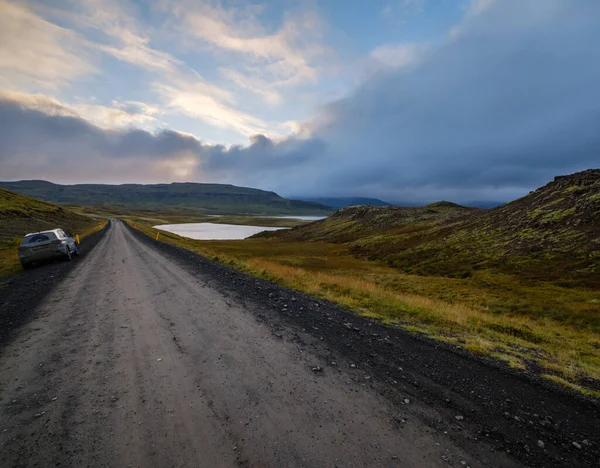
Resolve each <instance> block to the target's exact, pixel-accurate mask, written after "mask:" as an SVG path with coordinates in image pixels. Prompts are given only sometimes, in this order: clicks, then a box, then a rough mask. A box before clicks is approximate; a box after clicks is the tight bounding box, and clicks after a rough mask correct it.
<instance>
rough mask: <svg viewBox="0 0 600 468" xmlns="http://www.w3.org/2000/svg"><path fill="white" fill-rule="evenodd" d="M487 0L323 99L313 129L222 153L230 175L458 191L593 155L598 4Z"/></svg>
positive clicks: (301, 186)
mask: <svg viewBox="0 0 600 468" xmlns="http://www.w3.org/2000/svg"><path fill="white" fill-rule="evenodd" d="M485 6H486V7H485V8H478V9H477V11H476V14H471V13H468V14H467V15H466V17H465V20H464V22H463V23H462V24H461V25H460V27H461V34H460V35H458V36H455V37H449V38H448V39H447V41H446V42H445V43H443V44H440V45H438V46H435V47H434V46H432V47H431V48H430V49H428V51H427V53H426V54H425V55H424V56H423V58H422V59H420V60H419V61H418V62H417V63H415V64H413V65H412V66H410V67H400V68H390V69H387V70H383V71H381V72H379V73H377V74H375V75H373V76H372V77H371V78H370V79H368V80H366V81H365V82H364V83H363V84H362V85H361V86H360V87H359V88H358V89H356V90H355V91H354V92H353V93H352V94H351V95H349V96H348V97H346V98H345V99H342V100H339V101H337V102H334V103H332V104H330V105H329V106H327V107H326V108H325V109H323V112H322V113H321V115H320V116H318V118H317V119H316V120H315V122H314V123H313V124H312V125H311V135H310V138H309V139H306V138H304V139H290V140H288V141H286V142H280V143H279V144H278V145H276V146H271V145H269V144H268V143H264V144H263V145H262V147H261V151H260V152H256V148H255V147H250V148H249V149H248V150H247V151H246V152H244V151H240V152H239V155H238V157H237V159H236V158H235V157H233V156H234V155H233V153H230V154H229V155H228V159H227V164H228V177H229V178H230V180H231V179H233V180H236V181H239V182H243V183H249V184H253V183H260V184H262V186H264V187H267V188H270V189H274V190H280V191H284V192H285V193H288V194H289V193H292V194H315V193H317V194H334V195H335V194H338V195H341V194H356V195H358V194H364V195H376V196H382V197H387V198H390V199H392V200H434V199H438V198H452V199H455V200H457V201H463V202H465V201H470V200H474V199H482V198H483V199H507V198H511V197H514V196H518V195H522V194H524V193H526V192H527V191H528V190H530V189H532V188H535V187H537V186H539V185H541V184H543V183H545V182H547V181H548V180H550V179H552V177H554V176H555V175H558V174H564V173H571V172H575V171H578V170H583V169H587V168H589V167H594V166H596V167H597V166H598V154H600V134H599V133H598V131H597V128H598V125H599V124H600V110H599V109H598V107H597V103H598V102H600V88H599V87H598V85H597V83H598V82H599V81H600V62H599V61H598V60H597V57H598V53H597V50H596V46H595V45H596V44H597V43H598V42H599V41H600V30H598V28H597V27H596V25H597V20H598V18H600V4H599V3H597V2H595V1H592V0H588V1H585V2H578V4H577V5H574V4H573V3H572V2H569V1H567V0H529V1H526V2H524V1H517V0H503V1H502V2H488V3H487V4H486V5H485ZM303 156H305V158H303ZM250 157H252V161H253V163H254V164H256V166H257V167H258V168H260V169H257V170H255V171H253V170H252V168H251V167H250V166H249V165H248V163H247V161H248V159H247V158H250ZM260 161H277V168H276V169H275V170H270V169H269V168H268V167H264V166H263V165H262V164H261V163H260ZM238 167H239V170H238Z"/></svg>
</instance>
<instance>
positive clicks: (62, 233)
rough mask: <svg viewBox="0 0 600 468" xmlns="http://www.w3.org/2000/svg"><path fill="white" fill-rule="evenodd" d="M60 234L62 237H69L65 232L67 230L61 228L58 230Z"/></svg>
mask: <svg viewBox="0 0 600 468" xmlns="http://www.w3.org/2000/svg"><path fill="white" fill-rule="evenodd" d="M58 235H59V236H60V237H68V236H67V235H66V234H65V231H63V230H62V229H60V230H59V231H58Z"/></svg>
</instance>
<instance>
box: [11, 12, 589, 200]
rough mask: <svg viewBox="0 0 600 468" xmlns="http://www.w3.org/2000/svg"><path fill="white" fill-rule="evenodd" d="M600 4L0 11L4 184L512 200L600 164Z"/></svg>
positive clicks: (415, 198)
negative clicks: (220, 186)
mask: <svg viewBox="0 0 600 468" xmlns="http://www.w3.org/2000/svg"><path fill="white" fill-rule="evenodd" d="M598 24H600V2H599V1H597V0H576V1H573V0H370V1H366V0H345V1H342V0H330V1H327V2H317V1H316V0H314V1H313V0H306V1H304V0H300V1H298V0H294V1H292V0H278V1H275V0H272V1H263V2H254V1H248V0H232V1H225V0H222V1H220V0H154V1H150V0H52V1H35V0H29V1H6V0H0V180H20V179H44V180H50V181H53V182H57V183H92V182H93V183H134V182H135V183H157V182H177V181H196V182H219V183H232V184H236V185H244V186H251V187H257V188H262V189H267V190H274V191H276V192H278V193H280V194H282V195H284V196H302V197H308V196H368V197H378V198H383V199H385V200H389V201H395V202H407V203H415V202H431V201H435V200H441V199H446V200H452V201H456V202H459V203H460V202H462V203H469V202H473V201H488V200H489V201H508V200H510V199H513V198H516V197H518V196H522V195H524V194H526V193H527V192H528V191H530V190H533V189H535V188H537V187H538V186H540V185H543V184H545V183H547V182H548V181H550V180H552V178H553V177H554V176H556V175H564V174H568V173H572V172H576V171H580V170H585V169H588V168H594V167H595V168H597V167H599V166H600V164H599V163H600V132H598V128H600V86H598V83H600V48H598V47H597V45H598V44H600V28H598V27H597V25H598Z"/></svg>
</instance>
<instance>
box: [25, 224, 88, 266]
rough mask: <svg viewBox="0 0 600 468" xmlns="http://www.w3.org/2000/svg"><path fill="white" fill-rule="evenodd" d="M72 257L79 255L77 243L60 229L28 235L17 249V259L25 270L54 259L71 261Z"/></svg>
mask: <svg viewBox="0 0 600 468" xmlns="http://www.w3.org/2000/svg"><path fill="white" fill-rule="evenodd" d="M73 255H79V248H78V246H77V242H75V239H73V237H71V236H70V235H67V234H66V233H65V231H63V230H62V229H52V230H50V231H42V232H32V233H29V234H27V235H26V236H25V237H24V238H23V241H22V242H21V246H20V247H19V259H20V260H21V265H23V268H25V269H27V268H29V267H31V265H32V264H33V263H35V262H41V261H46V260H54V259H56V258H64V259H65V260H71V257H72V256H73Z"/></svg>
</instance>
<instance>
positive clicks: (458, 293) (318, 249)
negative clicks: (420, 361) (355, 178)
mask: <svg viewBox="0 0 600 468" xmlns="http://www.w3.org/2000/svg"><path fill="white" fill-rule="evenodd" d="M127 222H128V223H129V224H130V225H131V226H132V227H134V228H135V229H138V230H140V231H141V232H143V233H145V234H146V235H149V236H151V237H155V236H156V233H157V232H158V231H157V230H156V229H153V228H152V227H151V224H149V223H147V222H144V220H142V219H139V218H138V219H129V220H127ZM160 240H161V241H162V242H165V243H168V244H173V245H177V246H179V247H183V248H185V249H188V250H190V251H193V252H196V253H199V254H201V255H204V256H207V257H209V258H212V259H214V260H217V261H220V262H222V263H225V264H227V265H230V266H233V267H235V268H237V269H240V270H243V271H246V272H249V273H251V274H253V275H256V276H259V277H263V278H266V279H269V280H272V281H274V282H276V283H278V284H280V285H283V286H286V287H290V288H292V289H297V290H300V291H304V292H306V293H308V294H311V295H313V296H316V297H320V298H324V299H327V300H330V301H333V302H337V303H339V304H341V305H344V306H346V307H348V308H350V309H351V310H353V311H354V312H356V313H357V314H360V315H362V316H366V317H372V318H376V319H378V320H380V321H382V322H384V323H386V324H389V325H393V326H399V327H402V328H405V329H407V330H409V331H412V332H415V333H420V334H423V335H426V336H428V337H431V338H435V339H438V340H441V341H445V342H449V343H453V344H455V345H458V346H462V347H464V348H466V349H468V350H470V351H472V352H474V353H478V354H482V355H487V356H491V357H494V358H497V359H500V360H503V361H505V362H507V363H508V364H509V365H510V366H512V367H515V368H521V369H525V368H526V369H529V370H532V371H534V372H538V373H540V374H541V375H542V376H544V377H546V378H548V379H550V380H553V381H555V382H558V383H561V384H563V385H566V386H569V387H571V388H574V389H576V390H578V391H580V392H582V393H584V394H586V395H588V396H592V397H596V398H600V334H599V331H600V293H599V292H598V291H594V290H589V289H583V288H568V287H560V286H557V285H553V284H549V283H541V282H540V283H535V282H522V281H519V279H518V278H516V277H513V276H511V275H508V274H502V273H497V272H496V273H494V272H491V271H488V270H482V271H477V272H475V273H474V274H473V276H471V277H469V278H449V277H438V276H420V275H412V274H406V273H403V272H401V271H399V270H397V269H393V268H390V267H387V266H384V265H382V264H379V263H376V262H371V261H368V260H364V259H360V258H356V257H354V256H352V255H350V254H349V253H348V252H347V248H346V247H344V246H343V245H341V244H332V243H326V242H306V241H297V242H292V241H282V240H278V239H268V238H263V239H261V238H258V239H248V240H244V241H194V240H190V239H186V238H183V237H180V236H177V235H174V234H170V233H166V232H163V231H161V233H160Z"/></svg>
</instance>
